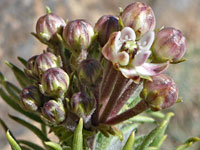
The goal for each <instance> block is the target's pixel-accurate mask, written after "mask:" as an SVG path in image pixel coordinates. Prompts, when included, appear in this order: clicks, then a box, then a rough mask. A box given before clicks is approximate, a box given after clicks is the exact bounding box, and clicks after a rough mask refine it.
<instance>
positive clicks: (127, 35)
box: [120, 27, 136, 41]
mask: <svg viewBox="0 0 200 150" xmlns="http://www.w3.org/2000/svg"><path fill="white" fill-rule="evenodd" d="M120 39H121V41H127V40H132V41H135V39H136V35H135V31H134V30H133V29H132V28H130V27H125V28H124V29H123V30H122V31H121V37H120Z"/></svg>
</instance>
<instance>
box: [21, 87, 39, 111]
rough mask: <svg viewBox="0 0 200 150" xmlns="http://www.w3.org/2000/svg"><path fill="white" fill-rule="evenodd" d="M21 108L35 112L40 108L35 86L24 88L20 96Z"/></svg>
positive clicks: (37, 91)
mask: <svg viewBox="0 0 200 150" xmlns="http://www.w3.org/2000/svg"><path fill="white" fill-rule="evenodd" d="M20 102H21V106H22V107H23V108H24V109H26V110H28V111H37V110H38V108H39V107H40V106H41V94H40V91H39V90H38V89H37V88H36V87H35V86H29V87H27V88H24V89H23V90H22V92H21V94H20Z"/></svg>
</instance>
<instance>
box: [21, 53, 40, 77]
mask: <svg viewBox="0 0 200 150" xmlns="http://www.w3.org/2000/svg"><path fill="white" fill-rule="evenodd" d="M37 57H38V55H35V56H33V57H31V58H30V59H29V60H28V61H27V65H26V68H25V69H24V71H25V73H26V74H27V76H29V77H30V78H33V79H37V78H38V77H37V75H36V74H35V73H34V66H35V60H36V58H37Z"/></svg>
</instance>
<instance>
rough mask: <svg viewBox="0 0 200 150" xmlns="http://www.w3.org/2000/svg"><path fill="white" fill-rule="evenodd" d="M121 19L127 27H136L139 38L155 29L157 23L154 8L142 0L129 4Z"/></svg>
mask: <svg viewBox="0 0 200 150" xmlns="http://www.w3.org/2000/svg"><path fill="white" fill-rule="evenodd" d="M121 19H122V22H123V24H124V26H125V27H131V28H132V29H134V31H135V33H136V37H137V39H140V37H142V36H143V35H144V34H145V33H147V32H148V31H151V30H154V29H155V25H156V19H155V15H154V12H153V10H152V8H151V7H150V6H147V5H146V4H144V3H142V2H135V3H132V4H130V5H128V6H127V7H126V8H125V9H124V11H123V12H122V15H121Z"/></svg>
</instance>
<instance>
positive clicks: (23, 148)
mask: <svg viewBox="0 0 200 150" xmlns="http://www.w3.org/2000/svg"><path fill="white" fill-rule="evenodd" d="M21 149H22V150H33V149H32V148H28V147H26V146H21Z"/></svg>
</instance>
